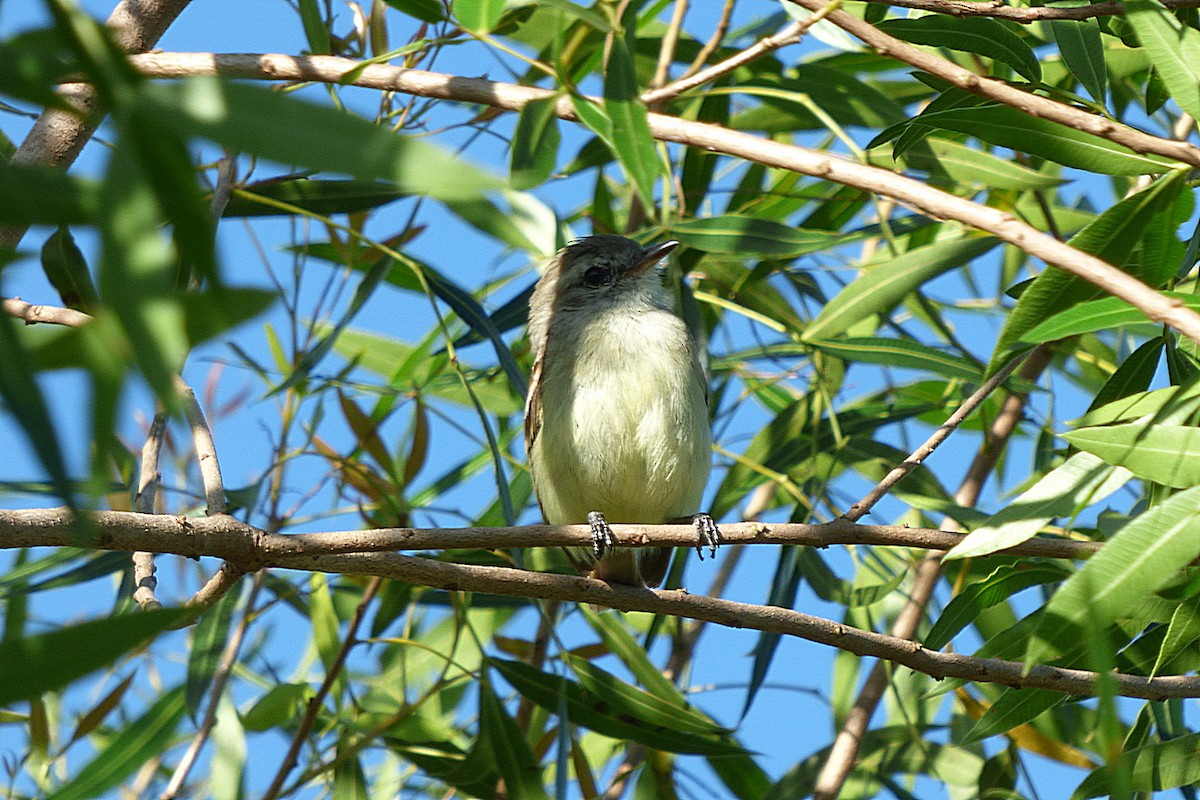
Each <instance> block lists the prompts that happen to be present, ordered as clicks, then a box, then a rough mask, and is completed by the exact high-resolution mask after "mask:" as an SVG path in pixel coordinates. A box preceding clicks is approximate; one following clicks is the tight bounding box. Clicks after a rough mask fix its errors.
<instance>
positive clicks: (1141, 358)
mask: <svg viewBox="0 0 1200 800" xmlns="http://www.w3.org/2000/svg"><path fill="white" fill-rule="evenodd" d="M1165 346H1166V342H1164V341H1163V339H1162V337H1161V336H1159V337H1155V338H1154V339H1151V340H1150V341H1148V342H1144V343H1143V344H1142V346H1141V347H1139V348H1138V349H1137V350H1134V351H1133V352H1132V353H1130V354H1129V356H1128V357H1127V358H1126V359H1125V360H1124V361H1122V362H1121V366H1119V367H1117V371H1116V372H1114V373H1113V374H1112V376H1111V377H1110V378H1109V379H1108V380H1107V381H1105V382H1104V385H1103V386H1101V387H1100V391H1099V392H1097V393H1096V396H1095V398H1093V399H1092V403H1091V405H1090V406H1088V411H1092V410H1094V409H1098V408H1100V407H1101V406H1104V405H1107V404H1108V403H1111V402H1113V401H1115V400H1120V399H1121V398H1123V397H1129V396H1130V395H1133V394H1137V393H1139V392H1144V391H1146V390H1147V389H1149V388H1150V382H1151V381H1152V380H1154V375H1155V373H1157V372H1158V365H1159V363H1160V362H1161V361H1162V352H1163V348H1164V347H1165Z"/></svg>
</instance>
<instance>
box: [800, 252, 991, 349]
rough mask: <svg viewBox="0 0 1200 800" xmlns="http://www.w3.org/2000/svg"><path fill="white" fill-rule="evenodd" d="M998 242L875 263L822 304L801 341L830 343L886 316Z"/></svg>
mask: <svg viewBox="0 0 1200 800" xmlns="http://www.w3.org/2000/svg"><path fill="white" fill-rule="evenodd" d="M999 242H1000V240H999V239H995V238H993V237H990V236H971V237H964V238H962V239H954V240H951V241H944V242H935V243H933V244H930V245H926V246H924V247H918V248H916V249H914V250H910V251H909V252H907V253H903V254H901V255H899V256H897V257H895V258H887V259H880V260H877V261H875V262H874V263H872V264H871V265H870V266H869V267H868V269H867V270H866V271H865V272H864V273H863V275H862V276H860V277H859V278H858V279H857V280H855V281H854V282H853V283H851V284H850V285H849V286H847V287H846V288H845V289H842V291H840V292H838V294H837V295H835V296H834V297H833V299H831V300H830V301H829V302H828V303H826V304H825V307H824V308H823V309H821V313H820V314H818V315H817V318H816V319H814V320H813V321H812V322H811V323H809V326H808V328H806V329H805V331H804V336H803V337H802V338H803V339H804V341H806V342H807V341H813V340H816V339H830V338H833V337H834V336H837V335H838V334H839V333H844V332H846V331H847V330H849V329H850V328H852V327H853V326H854V325H856V324H857V323H859V322H861V321H862V320H864V319H866V318H867V317H869V316H871V315H872V314H884V315H886V314H887V313H888V312H889V311H890V310H891V309H892V308H893V307H894V306H895V305H896V304H897V303H899V302H900V301H901V300H903V299H904V298H905V297H906V296H908V295H909V294H911V293H912V292H914V291H916V289H917V288H918V287H920V286H921V285H922V284H924V283H925V282H926V281H930V280H932V279H934V278H936V277H937V276H938V275H941V274H942V273H944V272H947V271H949V270H952V269H954V268H956V267H960V266H962V265H963V264H965V263H967V262H968V261H970V260H971V259H974V258H979V257H980V256H982V255H983V254H984V253H986V252H988V251H989V250H991V249H992V248H993V247H995V246H996V245H997V244H999Z"/></svg>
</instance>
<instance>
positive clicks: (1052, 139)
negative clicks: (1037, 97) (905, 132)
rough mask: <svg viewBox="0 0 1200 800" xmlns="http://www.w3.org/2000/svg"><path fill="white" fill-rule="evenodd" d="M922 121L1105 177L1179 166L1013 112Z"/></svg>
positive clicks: (999, 109) (960, 111) (954, 112)
mask: <svg viewBox="0 0 1200 800" xmlns="http://www.w3.org/2000/svg"><path fill="white" fill-rule="evenodd" d="M918 119H919V121H920V123H921V124H922V125H927V126H930V127H936V128H942V129H944V130H950V131H958V132H959V133H965V134H968V135H970V136H974V137H976V138H978V139H981V140H983V141H985V142H987V143H988V144H993V145H997V146H999V147H1009V148H1012V149H1013V150H1016V151H1017V152H1019V153H1030V154H1032V155H1035V156H1041V157H1042V158H1045V159H1048V160H1050V161H1053V162H1055V163H1058V164H1062V165H1063V166H1066V167H1075V168H1077V169H1083V170H1087V171H1088V172H1098V173H1100V174H1101V175H1148V174H1152V173H1158V172H1169V171H1172V170H1175V169H1178V167H1179V165H1178V163H1177V162H1174V161H1170V160H1168V159H1165V158H1161V157H1159V156H1150V155H1143V154H1141V153H1137V152H1135V151H1133V150H1130V149H1129V148H1128V147H1124V146H1123V145H1119V144H1116V143H1114V142H1110V141H1109V140H1108V139H1104V138H1101V137H1099V136H1096V135H1094V134H1091V133H1084V132H1083V131H1078V130H1075V129H1074V128H1068V127H1067V126H1066V125H1061V124H1059V123H1057V122H1052V121H1051V120H1048V119H1043V118H1041V117H1031V116H1029V115H1028V114H1025V113H1024V112H1021V111H1018V110H1017V109H1015V108H1012V107H1010V106H1003V105H988V106H979V107H977V108H955V109H950V110H947V111H938V112H936V113H933V114H922V115H921V116H920V117H919V118H918Z"/></svg>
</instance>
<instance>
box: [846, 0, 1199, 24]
mask: <svg viewBox="0 0 1200 800" xmlns="http://www.w3.org/2000/svg"><path fill="white" fill-rule="evenodd" d="M867 2H869V3H879V4H881V5H887V6H897V7H899V8H916V9H920V10H921V11H933V12H936V13H938V14H949V15H950V16H952V17H996V18H997V19H1007V20H1012V21H1013V22H1020V23H1022V24H1025V25H1028V24H1029V23H1032V22H1038V21H1040V20H1047V19H1076V20H1078V19H1091V18H1092V17H1113V16H1120V15H1122V14H1124V13H1125V12H1126V6H1125V4H1124V3H1120V2H1109V3H1092V4H1090V5H1084V6H1074V7H1070V8H1068V7H1064V6H1053V7H1052V6H1028V7H1015V6H1006V5H1004V4H1003V3H1002V2H1001V0H983V1H982V2H971V0H867ZM1161 2H1162V4H1163V5H1164V6H1166V7H1167V8H1171V9H1175V8H1200V0H1161Z"/></svg>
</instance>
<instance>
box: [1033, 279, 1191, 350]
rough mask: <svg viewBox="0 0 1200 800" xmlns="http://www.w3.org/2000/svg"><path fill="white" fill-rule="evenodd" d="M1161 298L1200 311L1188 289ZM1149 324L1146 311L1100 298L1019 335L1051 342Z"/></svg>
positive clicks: (1107, 298)
mask: <svg viewBox="0 0 1200 800" xmlns="http://www.w3.org/2000/svg"><path fill="white" fill-rule="evenodd" d="M1161 294H1162V295H1163V296H1164V297H1169V298H1171V299H1172V300H1178V301H1179V303H1180V305H1182V306H1183V307H1185V308H1190V309H1191V310H1193V311H1200V297H1197V296H1196V295H1194V294H1191V293H1189V292H1162V293H1161ZM1138 323H1144V324H1151V321H1150V319H1149V318H1148V317H1147V316H1146V314H1145V313H1144V312H1142V311H1140V310H1139V309H1137V308H1134V307H1133V306H1132V305H1130V304H1129V303H1127V302H1125V301H1124V300H1122V299H1120V298H1119V297H1104V298H1101V299H1099V300H1090V301H1088V302H1086V303H1080V304H1079V305H1077V306H1075V307H1073V308H1069V309H1067V310H1066V311H1063V312H1062V313H1061V314H1056V315H1055V316H1054V317H1053V318H1051V319H1047V320H1045V321H1044V322H1042V323H1040V324H1039V325H1036V326H1035V327H1034V328H1033V330H1030V331H1028V332H1027V333H1025V334H1023V335H1022V336H1021V341H1023V342H1028V343H1030V344H1037V343H1039V342H1052V341H1054V340H1056V339H1063V338H1066V337H1067V336H1075V335H1077V334H1080V333H1091V332H1092V331H1103V330H1109V329H1111V328H1116V327H1119V326H1121V325H1136V324H1138Z"/></svg>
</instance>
